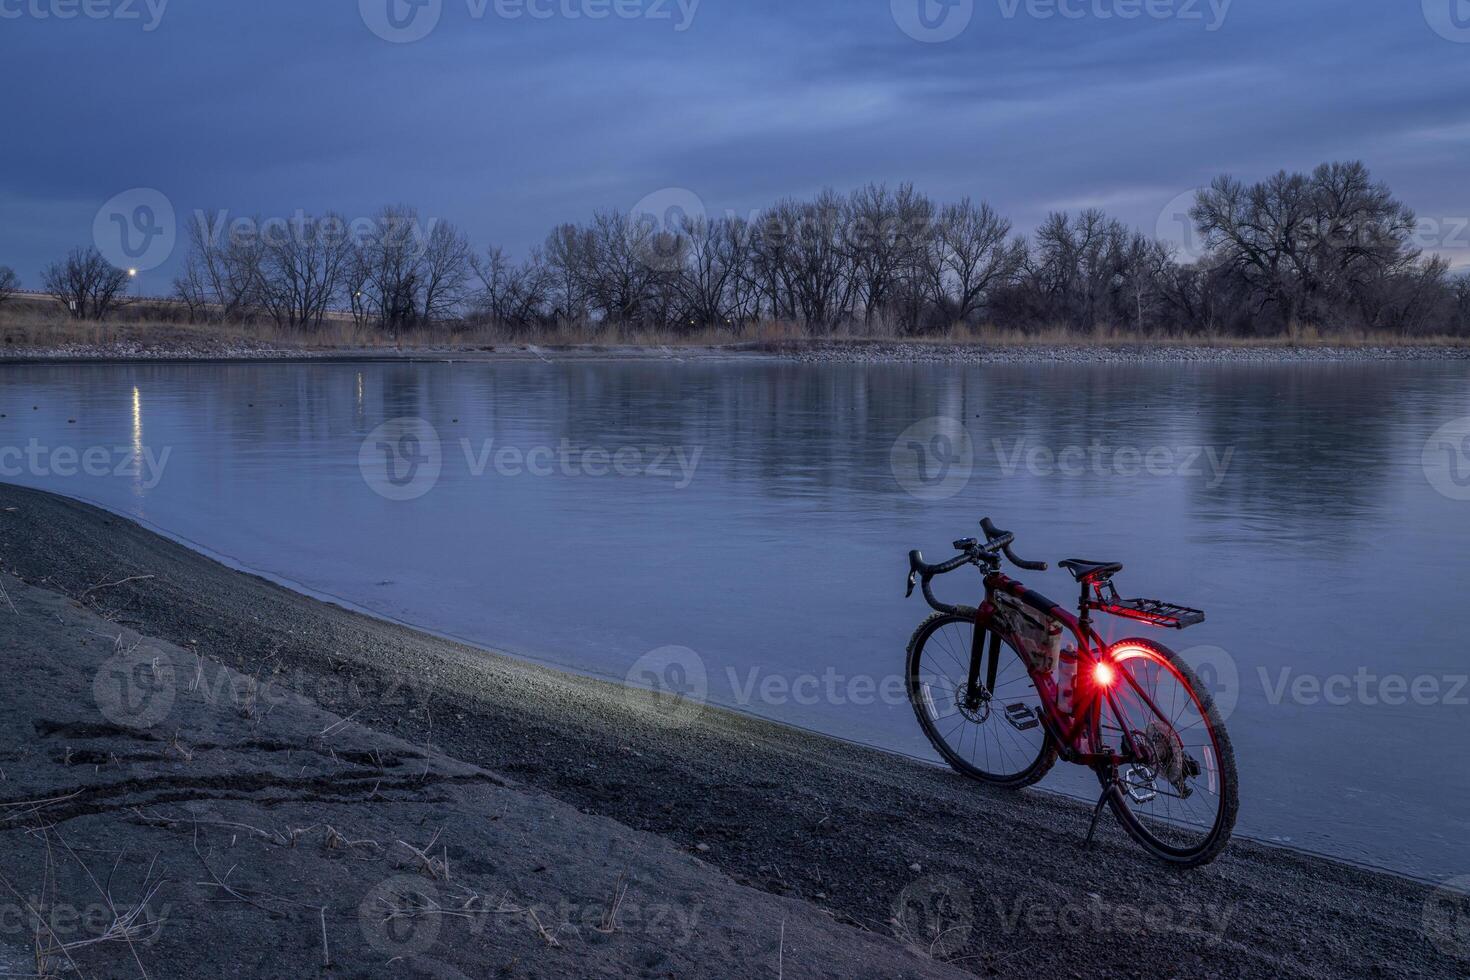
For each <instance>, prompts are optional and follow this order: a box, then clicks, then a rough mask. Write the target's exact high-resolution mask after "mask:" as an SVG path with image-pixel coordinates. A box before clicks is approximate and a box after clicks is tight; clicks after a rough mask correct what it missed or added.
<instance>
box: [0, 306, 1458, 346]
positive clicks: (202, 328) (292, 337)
mask: <svg viewBox="0 0 1470 980" xmlns="http://www.w3.org/2000/svg"><path fill="white" fill-rule="evenodd" d="M824 342H831V343H851V344H866V343H895V342H903V343H909V344H924V345H933V346H946V347H949V346H980V347H1009V348H1018V347H1097V346H1123V347H1128V346H1136V347H1155V346H1166V345H1188V346H1195V347H1222V348H1239V347H1463V346H1466V345H1467V344H1470V338H1463V337H1445V336H1436V337H1403V336H1399V335H1397V334H1388V333H1367V332H1362V331H1343V332H1330V333H1327V332H1323V331H1320V330H1316V329H1311V328H1300V329H1296V330H1293V331H1290V332H1288V333H1285V334H1281V335H1277V336H1270V337H1233V336H1199V335H1187V336H1186V335H1170V334H1164V333H1146V334H1139V333H1136V332H1131V331H1127V330H1120V329H1099V330H1094V331H1091V332H1082V331H1077V330H1072V329H1068V328H1052V329H1043V330H1033V331H1019V330H1007V329H1000V328H995V327H978V328H976V327H957V328H954V329H952V330H950V331H948V332H947V333H944V334H941V335H937V336H925V337H898V336H895V335H894V334H893V333H892V332H890V331H887V330H885V329H882V328H881V327H879V328H875V329H871V330H870V329H842V330H838V331H835V332H833V333H830V334H813V333H812V332H811V331H809V330H807V329H806V328H805V327H804V326H802V325H801V324H797V323H792V322H786V321H768V322H763V323H759V324H754V325H750V326H747V327H743V328H739V329H728V328H722V327H704V328H697V329H693V328H692V329H691V330H689V331H688V332H680V333H674V332H672V331H667V330H644V329H620V328H616V327H606V326H602V325H600V324H586V323H578V324H572V323H564V324H561V325H559V326H557V327H555V328H552V329H549V330H543V331H538V332H536V333H534V334H532V333H525V332H515V331H508V330H505V329H503V328H500V327H492V326H478V327H463V326H455V327H441V328H434V329H424V330H415V331H410V332H406V333H404V334H402V335H401V336H400V337H398V338H397V339H396V340H395V339H394V338H393V337H390V336H386V335H384V334H383V333H381V332H379V331H377V330H373V329H358V328H357V326H356V325H355V324H354V323H352V322H351V321H350V320H333V321H330V322H328V323H326V324H325V325H324V326H323V327H322V329H321V330H319V331H303V330H290V329H280V328H278V327H276V326H275V324H273V323H268V322H267V323H222V324H184V323H162V322H148V321H138V322H133V321H117V322H107V323H93V322H87V321H77V320H72V319H69V318H66V317H61V316H57V315H55V314H46V313H36V312H28V311H25V310H23V309H12V310H4V309H0V356H3V354H4V352H5V351H6V350H11V351H16V350H35V349H55V348H68V347H72V348H75V347H114V346H134V345H136V346H144V347H148V348H154V349H180V350H189V351H209V350H221V349H228V348H236V349H238V348H268V349H274V350H301V351H324V350H344V351H346V350H362V351H373V350H430V349H445V348H449V349H460V350H464V349H488V348H493V347H504V346H508V345H510V346H524V345H535V346H539V347H558V348H560V347H589V346H630V347H720V346H727V345H748V346H753V347H756V348H764V349H779V348H782V347H786V346H798V345H804V344H810V343H824Z"/></svg>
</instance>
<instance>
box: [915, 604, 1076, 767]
mask: <svg viewBox="0 0 1470 980" xmlns="http://www.w3.org/2000/svg"><path fill="white" fill-rule="evenodd" d="M974 637H975V623H974V621H973V620H971V619H968V618H966V617H963V616H956V615H953V614H951V613H937V614H935V615H933V616H930V617H929V618H928V619H926V620H925V621H924V622H923V624H922V625H921V626H920V627H919V628H918V630H917V631H916V632H915V633H914V636H913V639H911V640H910V641H909V651H908V688H909V700H910V701H911V702H912V703H913V706H914V713H915V714H916V715H917V716H918V718H919V727H921V728H922V729H923V730H924V734H925V735H926V736H928V738H929V742H930V744H932V745H933V746H934V749H935V751H937V752H938V753H939V754H940V756H941V757H942V758H943V759H944V760H945V761H946V762H948V763H949V764H950V766H951V767H952V768H953V769H954V770H955V771H956V772H958V773H961V774H963V775H965V776H969V777H970V778H971V779H978V780H980V781H981V782H986V783H992V784H994V785H997V786H1003V787H1005V788H1007V789H1020V788H1022V787H1024V786H1030V785H1031V784H1033V783H1035V782H1037V781H1039V780H1040V779H1041V778H1042V777H1043V776H1045V775H1046V774H1047V772H1048V771H1049V770H1050V769H1051V767H1052V766H1053V765H1054V764H1055V763H1056V759H1057V748H1056V743H1055V742H1053V741H1052V738H1051V736H1050V735H1049V734H1048V732H1047V730H1046V727H1045V726H1044V725H1043V724H1042V723H1041V716H1040V712H1041V695H1040V694H1038V693H1037V691H1036V686H1035V685H1034V684H1033V683H1032V682H1031V675H1030V674H1029V673H1027V671H1026V666H1025V664H1024V663H1023V662H1022V660H1021V657H1020V655H1019V654H1018V653H1017V652H1016V651H1015V650H1014V649H1012V648H1011V646H1010V644H1009V643H1006V642H1004V641H1002V642H1000V643H999V645H998V650H996V653H997V654H998V659H997V661H996V665H995V668H994V670H995V673H994V675H993V676H994V679H995V683H994V685H993V688H992V687H991V686H990V685H989V684H988V681H989V679H990V677H991V676H992V675H991V674H990V665H989V663H988V661H987V662H985V663H984V669H983V670H982V671H981V675H980V683H981V685H982V691H981V694H980V698H979V699H978V702H977V703H972V702H971V699H970V698H969V696H968V695H969V675H970V658H971V649H972V644H973V642H974ZM992 649H995V648H993V647H991V646H990V643H989V638H986V644H985V656H986V657H987V658H988V657H989V656H990V651H991V650H992Z"/></svg>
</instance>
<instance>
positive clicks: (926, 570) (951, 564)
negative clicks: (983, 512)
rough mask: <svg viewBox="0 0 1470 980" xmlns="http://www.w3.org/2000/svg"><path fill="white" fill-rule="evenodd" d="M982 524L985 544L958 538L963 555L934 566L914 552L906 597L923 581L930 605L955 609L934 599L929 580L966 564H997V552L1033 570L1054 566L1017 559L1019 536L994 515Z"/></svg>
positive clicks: (1040, 570) (1020, 565)
mask: <svg viewBox="0 0 1470 980" xmlns="http://www.w3.org/2000/svg"><path fill="white" fill-rule="evenodd" d="M980 527H981V528H982V529H983V530H984V531H985V537H986V542H985V544H983V545H982V544H980V543H979V542H978V541H975V540H974V539H973V538H972V539H969V540H967V541H956V542H955V547H956V548H957V549H959V551H960V554H958V555H956V556H955V557H953V558H951V559H950V560H949V561H946V562H941V563H940V564H938V565H931V564H929V563H928V562H926V561H925V560H924V554H923V552H921V551H910V552H909V588H908V592H907V594H906V595H905V598H908V597H910V596H912V595H913V594H914V586H915V585H916V584H922V586H923V589H924V601H926V602H928V603H929V605H930V606H932V607H933V608H935V609H937V610H939V611H940V612H953V611H954V610H955V608H956V607H954V606H950V605H946V604H945V603H942V602H940V601H939V600H938V599H936V598H934V593H933V592H931V591H930V589H929V583H930V582H931V581H933V580H934V579H935V578H937V577H939V576H940V575H948V574H949V573H950V572H953V571H955V570H956V569H959V568H964V567H965V566H966V565H980V564H984V563H987V562H988V563H995V562H996V559H995V556H996V555H997V554H1003V555H1005V556H1006V559H1007V560H1008V561H1009V562H1010V563H1011V564H1012V565H1015V566H1016V567H1017V568H1021V569H1025V570H1026V571H1030V572H1044V571H1046V570H1047V568H1049V567H1050V566H1048V565H1047V563H1046V562H1044V561H1025V560H1023V559H1021V558H1017V557H1016V553H1015V552H1014V551H1013V550H1011V545H1012V544H1014V543H1015V540H1016V536H1015V535H1014V534H1012V533H1011V532H1010V531H1002V530H1000V529H999V528H998V527H996V526H995V522H993V521H992V520H991V519H990V518H988V517H987V518H985V519H984V520H983V521H981V522H980Z"/></svg>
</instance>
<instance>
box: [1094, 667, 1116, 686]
mask: <svg viewBox="0 0 1470 980" xmlns="http://www.w3.org/2000/svg"><path fill="white" fill-rule="evenodd" d="M1092 676H1093V677H1094V678H1096V680H1097V683H1098V685H1099V686H1100V687H1112V686H1113V681H1115V680H1117V679H1118V671H1117V670H1116V669H1114V667H1113V665H1112V664H1108V663H1102V664H1098V665H1097V667H1096V668H1094V669H1093V672H1092Z"/></svg>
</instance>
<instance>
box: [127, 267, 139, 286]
mask: <svg viewBox="0 0 1470 980" xmlns="http://www.w3.org/2000/svg"><path fill="white" fill-rule="evenodd" d="M137 280H138V270H137V269H129V270H128V284H129V285H132V284H133V283H134V282H137Z"/></svg>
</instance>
